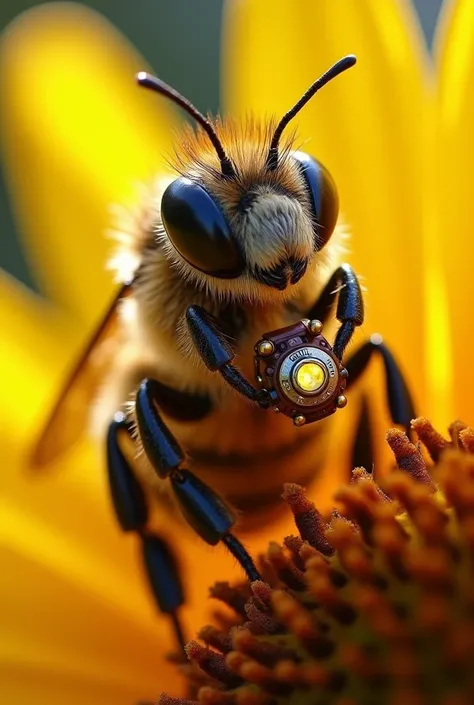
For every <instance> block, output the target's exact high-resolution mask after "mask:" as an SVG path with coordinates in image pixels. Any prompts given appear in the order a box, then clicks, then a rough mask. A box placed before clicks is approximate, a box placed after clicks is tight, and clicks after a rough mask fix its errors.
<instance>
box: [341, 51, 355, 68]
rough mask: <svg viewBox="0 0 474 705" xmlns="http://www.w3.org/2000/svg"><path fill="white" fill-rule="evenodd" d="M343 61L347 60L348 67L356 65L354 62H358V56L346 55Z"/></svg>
mask: <svg viewBox="0 0 474 705" xmlns="http://www.w3.org/2000/svg"><path fill="white" fill-rule="evenodd" d="M343 61H345V62H346V64H347V67H348V68H349V67H350V66H354V64H356V63H357V56H355V54H348V55H347V56H346V57H344V59H343Z"/></svg>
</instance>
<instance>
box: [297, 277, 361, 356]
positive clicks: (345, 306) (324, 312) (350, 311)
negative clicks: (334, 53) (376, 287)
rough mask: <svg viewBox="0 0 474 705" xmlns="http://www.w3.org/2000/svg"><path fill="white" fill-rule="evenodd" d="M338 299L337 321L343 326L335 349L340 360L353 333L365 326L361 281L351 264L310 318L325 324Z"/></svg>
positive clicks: (333, 279) (331, 283) (323, 295)
mask: <svg viewBox="0 0 474 705" xmlns="http://www.w3.org/2000/svg"><path fill="white" fill-rule="evenodd" d="M336 298H337V309H336V318H337V320H338V321H340V322H341V323H342V325H341V327H340V328H339V330H338V332H337V334H336V340H335V341H334V346H333V349H334V353H335V354H336V355H337V357H338V358H339V359H340V360H341V359H342V356H343V354H344V350H345V349H346V347H347V345H348V343H349V342H350V340H351V338H352V336H353V334H354V330H355V329H356V327H357V326H360V325H361V324H362V323H363V322H364V301H363V298H362V291H361V289H360V284H359V280H358V279H357V276H356V274H355V272H354V270H353V269H352V267H351V266H350V265H348V264H342V265H341V266H340V267H338V268H337V269H336V271H335V272H334V274H333V275H332V276H331V278H330V280H329V281H328V283H327V284H326V286H325V287H324V289H323V291H322V293H321V295H320V297H319V299H318V300H317V301H316V303H315V305H314V306H313V308H312V309H311V311H310V312H309V314H308V317H309V318H310V319H317V320H318V321H321V322H322V323H324V322H325V321H326V320H327V319H328V317H329V315H330V314H331V311H332V308H333V305H334V302H335V300H336Z"/></svg>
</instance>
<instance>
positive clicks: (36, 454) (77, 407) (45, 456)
mask: <svg viewBox="0 0 474 705" xmlns="http://www.w3.org/2000/svg"><path fill="white" fill-rule="evenodd" d="M129 293H130V284H124V285H123V286H122V287H121V288H120V289H119V291H118V292H117V293H116V294H115V296H114V298H113V300H112V302H111V304H110V306H109V307H108V309H107V312H106V314H105V316H104V318H103V319H102V321H101V322H100V324H99V326H98V327H97V329H96V330H95V332H94V334H93V336H92V338H91V339H90V341H89V343H88V344H87V346H86V347H85V349H84V351H83V353H82V355H81V357H80V358H79V361H78V362H77V364H76V365H75V367H74V368H73V370H72V372H71V373H70V375H69V377H68V379H67V381H66V383H65V385H64V387H63V389H62V391H61V393H60V395H59V397H58V401H57V402H56V404H55V405H54V407H53V409H52V411H51V413H50V415H49V418H48V420H47V422H46V424H45V426H44V428H43V431H42V432H41V434H40V436H39V439H38V441H37V443H36V445H35V447H34V449H33V453H32V456H31V465H32V466H33V467H34V468H35V469H39V468H42V467H44V466H45V465H47V464H48V463H50V462H51V461H53V460H54V459H56V458H57V457H58V456H59V455H61V453H63V452H64V451H65V450H67V449H68V448H69V447H70V446H71V445H73V443H75V442H76V441H77V440H78V439H79V437H80V436H81V434H82V433H83V432H84V429H85V428H86V426H87V424H88V420H89V414H90V405H91V401H92V399H93V398H94V396H95V395H96V393H97V390H98V388H99V386H100V383H101V381H103V378H104V372H105V370H106V367H107V365H108V363H109V362H110V353H109V352H108V350H107V348H108V347H109V346H108V345H107V343H110V342H112V339H113V338H114V337H115V336H116V335H117V333H118V330H119V316H118V305H119V303H120V301H121V300H122V299H123V298H125V297H126V296H127V295H128V294H129ZM110 347H112V346H110Z"/></svg>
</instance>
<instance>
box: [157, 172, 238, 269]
mask: <svg viewBox="0 0 474 705" xmlns="http://www.w3.org/2000/svg"><path fill="white" fill-rule="evenodd" d="M161 218H162V221H163V226H164V228H165V230H166V233H167V235H168V237H169V239H170V241H171V243H172V245H173V247H174V248H175V249H176V250H177V252H179V254H180V255H181V257H183V259H185V260H186V262H188V263H189V264H190V265H191V266H192V267H194V268H195V269H198V270H199V271H200V272H204V273H205V274H209V275H211V276H213V277H219V278H221V279H235V278H236V277H238V276H239V275H240V274H242V272H243V270H244V261H243V258H242V255H241V254H240V251H239V249H238V247H237V243H236V242H235V239H234V238H233V236H232V233H231V231H230V228H229V226H228V224H227V221H226V219H225V217H224V214H223V213H222V211H221V210H220V208H219V207H218V205H217V204H216V202H215V201H214V199H213V198H212V197H211V196H210V195H209V194H208V192H207V191H206V190H205V189H204V188H203V187H202V186H200V185H199V184H197V183H195V182H194V181H191V180H190V179H186V178H184V177H183V178H179V179H176V180H175V181H173V182H172V183H171V184H170V185H169V186H168V187H167V189H166V190H165V192H164V194H163V197H162V199H161Z"/></svg>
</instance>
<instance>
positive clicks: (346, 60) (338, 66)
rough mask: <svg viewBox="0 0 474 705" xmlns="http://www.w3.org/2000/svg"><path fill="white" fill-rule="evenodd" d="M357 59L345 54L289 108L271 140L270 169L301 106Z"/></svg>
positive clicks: (267, 164)
mask: <svg viewBox="0 0 474 705" xmlns="http://www.w3.org/2000/svg"><path fill="white" fill-rule="evenodd" d="M356 61H357V59H356V57H355V56H354V55H353V54H349V55H348V56H344V57H343V58H342V59H339V61H337V62H336V63H335V64H334V66H331V68H330V69H328V70H327V71H326V73H323V75H322V76H320V77H319V78H318V80H317V81H315V82H314V83H313V84H312V85H311V86H310V87H309V88H308V90H307V91H306V93H305V94H304V95H302V96H301V98H300V99H299V101H298V102H297V103H295V105H294V106H293V107H292V108H291V110H288V112H287V113H285V115H283V117H282V119H281V120H280V122H279V123H278V125H277V126H276V129H275V132H274V133H273V137H272V141H271V142H270V149H269V150H268V156H267V161H266V167H267V169H268V170H270V171H273V170H274V169H276V168H277V166H278V143H279V142H280V137H281V135H282V132H283V130H284V129H285V127H286V126H287V125H288V123H289V122H290V120H293V118H294V117H295V115H296V114H297V113H299V111H300V110H301V108H303V107H304V106H305V105H306V103H307V102H308V101H309V100H311V98H312V97H313V95H314V94H315V93H317V92H318V91H319V89H320V88H322V87H323V86H325V85H326V83H329V81H332V79H333V78H336V76H339V74H340V73H342V72H343V71H346V70H347V69H350V68H351V66H354V64H355V63H356Z"/></svg>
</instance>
